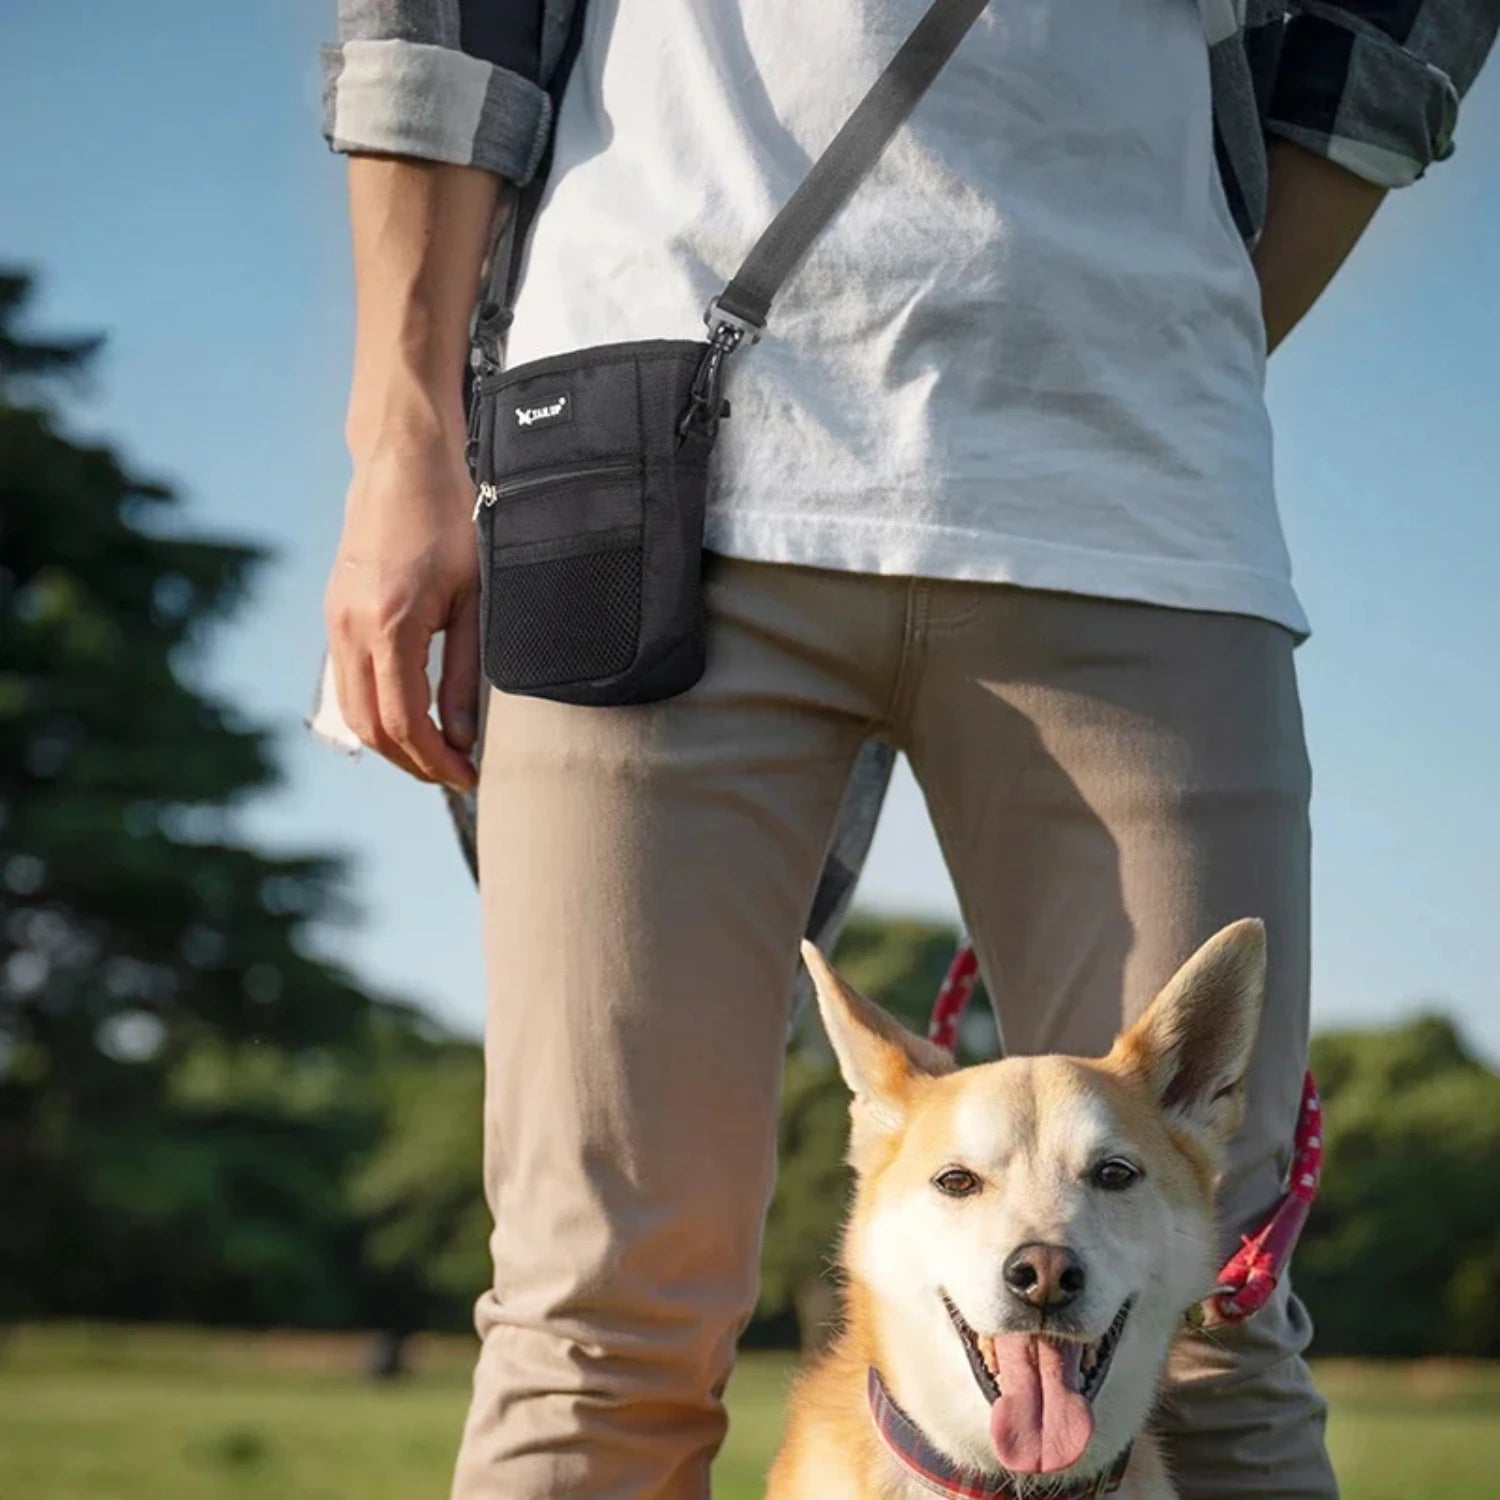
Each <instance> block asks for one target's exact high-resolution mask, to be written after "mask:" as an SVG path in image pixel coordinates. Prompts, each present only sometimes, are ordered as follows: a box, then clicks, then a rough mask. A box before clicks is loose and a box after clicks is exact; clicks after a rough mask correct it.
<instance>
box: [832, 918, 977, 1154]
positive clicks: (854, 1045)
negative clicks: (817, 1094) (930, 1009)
mask: <svg viewBox="0 0 1500 1500" xmlns="http://www.w3.org/2000/svg"><path fill="white" fill-rule="evenodd" d="M802 961H803V962H804V963H805V964H806V965H807V971H808V973H810V974H811V975H812V980H813V987H814V988H815V989H816V990H817V993H818V1009H819V1010H820V1011H821V1012H822V1015H823V1025H824V1026H825V1027H826V1028H827V1029H828V1040H829V1041H830V1042H832V1043H833V1051H834V1055H835V1056H836V1057H837V1058H838V1061H839V1072H840V1073H842V1074H843V1075H844V1082H845V1083H847V1084H848V1085H849V1088H850V1091H851V1092H852V1093H853V1095H854V1108H855V1113H856V1117H857V1118H858V1117H862V1118H863V1119H864V1120H865V1121H866V1122H868V1124H869V1125H870V1126H872V1127H873V1128H874V1129H876V1130H878V1131H885V1132H889V1131H893V1130H897V1129H899V1128H900V1126H901V1122H902V1121H903V1119H904V1118H905V1115H906V1105H907V1102H908V1100H909V1098H910V1096H911V1088H912V1084H913V1082H914V1081H915V1080H916V1079H917V1078H918V1077H920V1076H922V1075H923V1074H927V1075H934V1074H938V1073H950V1072H952V1071H953V1067H954V1062H953V1058H952V1057H951V1056H950V1055H949V1054H948V1053H947V1052H946V1051H944V1050H943V1048H941V1047H939V1046H937V1045H935V1044H934V1043H932V1042H929V1041H927V1040H926V1039H925V1038H923V1037H919V1036H916V1035H915V1034H914V1033H912V1032H910V1031H908V1030H907V1029H906V1028H905V1027H904V1026H903V1025H901V1023H900V1022H899V1021H897V1020H896V1019H895V1018H894V1017H893V1016H890V1015H888V1014H887V1013H886V1012H885V1011H883V1010H882V1009H881V1008H880V1007H879V1006H878V1005H875V1004H873V1003H872V1002H871V1001H869V1000H866V999H865V997H864V996H863V995H861V994H860V993H859V991H858V990H856V989H854V988H853V987H852V986H851V985H849V984H847V983H846V982H845V981H844V980H843V979H842V978H841V977H840V975H839V974H838V972H837V971H836V970H835V969H834V967H833V965H832V964H830V963H829V962H828V960H827V959H826V958H824V957H823V955H822V953H820V952H819V951H818V949H817V948H816V947H814V945H813V944H812V943H808V942H804V943H803V944H802Z"/></svg>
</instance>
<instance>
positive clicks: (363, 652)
mask: <svg viewBox="0 0 1500 1500" xmlns="http://www.w3.org/2000/svg"><path fill="white" fill-rule="evenodd" d="M497 189H498V179H497V178H495V177H493V176H492V175H490V174H489V173H486V172H481V171H477V170H475V169H473V168H469V167H451V166H444V165H441V164H436V163H431V162H416V161H397V160H390V159H386V158H381V157H357V158H355V159H354V160H352V161H351V162H350V164H349V204H350V222H351V225H352V228H353V234H354V270H355V286H356V289H357V294H358V318H357V329H358V334H357V343H356V350H355V360H354V383H353V388H352V391H351V396H350V402H349V419H348V424H347V428H346V434H347V437H348V441H349V451H350V454H351V456H352V458H353V460H354V479H353V482H352V483H351V485H350V486H349V495H348V500H347V503H346V506H345V511H344V532H343V537H342V539H341V540H340V543H339V550H338V556H337V557H336V559H335V561H334V566H333V574H332V577H331V578H330V579H329V583H328V592H327V595H326V597H325V600H324V614H325V617H326V619H327V623H328V633H329V649H330V654H331V657H332V660H333V669H334V677H335V681H336V683H337V688H338V698H339V707H340V708H341V709H342V710H343V714H344V718H345V719H346V720H347V721H348V723H349V726H350V728H351V729H353V730H354V732H355V734H356V735H358V737H359V738H360V740H361V741H362V742H363V743H364V744H366V745H368V746H370V748H371V749H373V750H376V751H378V752H379V753H380V754H381V755H383V756H385V757H386V759H387V760H390V761H392V762H393V763H394V764H395V765H398V766H400V767H401V769H402V770H404V771H409V772H410V773H411V774H412V775H413V776H416V777H418V778H420V779H421V780H423V781H438V782H442V783H444V784H445V785H447V786H451V787H454V788H457V789H458V790H461V791H466V790H468V789H470V788H472V787H473V785H474V782H475V773H474V765H473V761H472V759H471V754H472V751H473V749H474V739H475V733H476V722H477V717H478V702H479V624H478V608H479V563H478V558H477V553H476V550H475V543H474V527H473V523H472V521H471V519H470V516H471V512H472V509H473V505H474V489H473V486H472V484H471V483H470V480H469V474H468V470H467V468H466V466H465V461H464V440H465V425H464V412H463V403H462V379H463V369H464V360H465V358H466V355H467V345H468V323H469V315H470V312H471V310H472V308H473V305H474V300H475V295H476V292H477V289H478V283H479V272H480V267H481V264H482V262H483V259H484V253H485V250H486V248H487V245H488V243H489V236H490V229H491V223H492V216H493V213H494V208H495V202H496V197H497ZM439 631H443V632H444V633H445V638H444V653H443V671H442V679H441V683H440V686H439V688H438V715H439V721H440V724H435V723H433V721H432V718H431V716H430V710H431V707H432V695H431V691H430V687H429V684H428V678H427V658H428V652H429V649H430V646H431V643H432V638H433V636H434V635H435V634H437V632H439ZM440 726H441V727H440Z"/></svg>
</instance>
